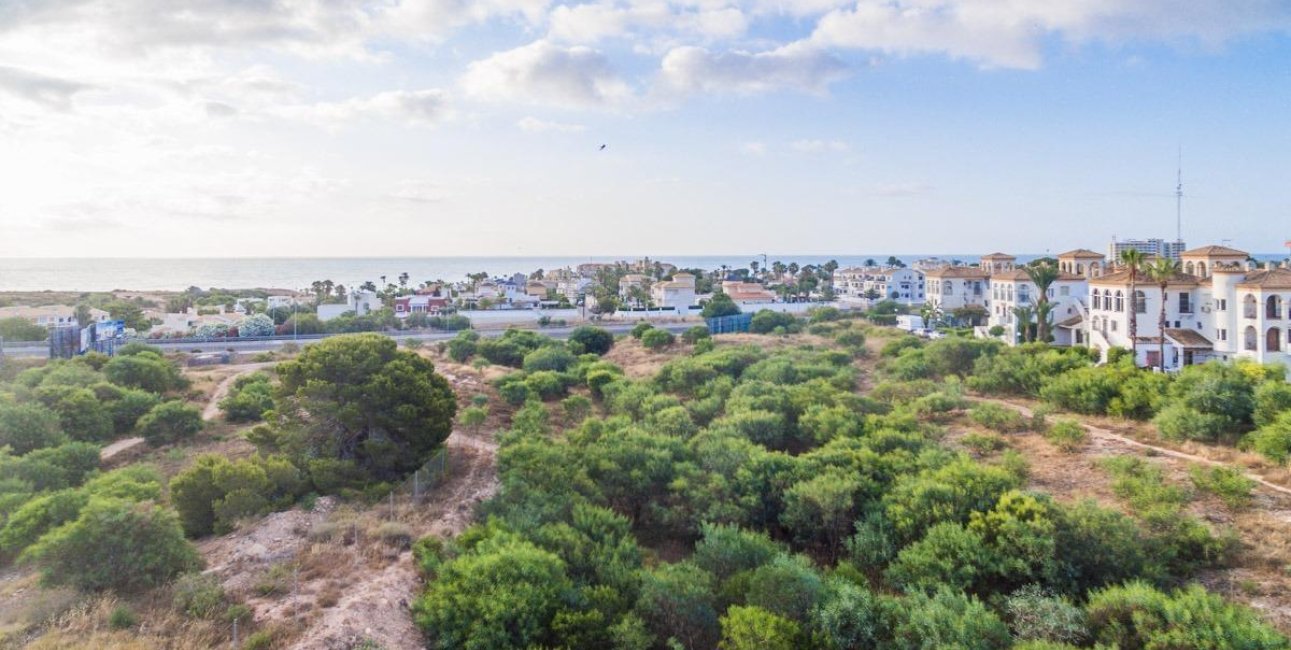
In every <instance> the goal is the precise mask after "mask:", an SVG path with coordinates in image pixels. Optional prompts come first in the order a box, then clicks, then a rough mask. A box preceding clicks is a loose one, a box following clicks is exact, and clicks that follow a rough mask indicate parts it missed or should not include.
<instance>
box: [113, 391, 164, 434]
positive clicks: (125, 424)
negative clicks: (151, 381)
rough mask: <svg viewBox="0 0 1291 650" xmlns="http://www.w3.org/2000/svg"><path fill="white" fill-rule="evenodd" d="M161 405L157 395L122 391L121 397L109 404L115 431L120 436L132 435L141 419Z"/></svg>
mask: <svg viewBox="0 0 1291 650" xmlns="http://www.w3.org/2000/svg"><path fill="white" fill-rule="evenodd" d="M109 385H110V384H109ZM160 403H161V398H160V397H158V396H157V395H156V394H155V393H149V392H148V391H146V390H141V389H138V388H127V389H125V390H122V391H121V394H120V396H119V397H117V398H116V399H114V400H112V401H110V402H108V403H107V407H108V410H109V411H110V412H111V413H112V429H113V431H115V432H116V434H117V435H119V436H120V435H127V434H129V433H132V432H133V431H134V430H135V427H136V426H137V425H138V423H139V418H141V417H143V416H144V415H147V413H148V411H151V410H152V409H153V407H155V406H157V405H158V404H160Z"/></svg>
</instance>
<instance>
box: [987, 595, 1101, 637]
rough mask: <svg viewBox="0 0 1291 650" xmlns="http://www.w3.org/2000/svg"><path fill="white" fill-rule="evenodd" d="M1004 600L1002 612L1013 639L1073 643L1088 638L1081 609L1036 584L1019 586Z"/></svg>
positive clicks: (1083, 613)
mask: <svg viewBox="0 0 1291 650" xmlns="http://www.w3.org/2000/svg"><path fill="white" fill-rule="evenodd" d="M1004 603H1005V604H1004V615H1005V618H1006V620H1007V621H1008V624H1009V629H1011V630H1012V631H1013V639H1014V640H1015V641H1049V642H1053V643H1065V644H1071V645H1073V646H1074V645H1077V644H1082V643H1084V642H1085V640H1086V639H1087V638H1088V637H1089V632H1088V630H1087V629H1086V627H1085V612H1084V611H1082V610H1081V609H1080V608H1079V607H1076V606H1075V605H1073V604H1071V603H1070V602H1069V601H1068V600H1067V599H1065V598H1060V597H1057V596H1054V595H1053V594H1050V593H1047V592H1045V591H1044V589H1043V588H1041V587H1040V586H1038V585H1028V586H1026V587H1023V588H1022V589H1019V590H1018V591H1016V592H1014V593H1013V594H1011V595H1009V597H1008V599H1007V600H1005V601H1004Z"/></svg>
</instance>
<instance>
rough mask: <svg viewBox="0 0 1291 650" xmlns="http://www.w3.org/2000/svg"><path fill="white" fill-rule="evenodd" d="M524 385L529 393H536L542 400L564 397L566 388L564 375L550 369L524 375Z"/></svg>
mask: <svg viewBox="0 0 1291 650" xmlns="http://www.w3.org/2000/svg"><path fill="white" fill-rule="evenodd" d="M524 385H525V386H527V387H528V389H529V393H530V394H532V395H537V396H538V399H541V400H543V401H549V400H553V399H557V398H560V397H564V396H565V392H566V388H567V385H566V380H565V377H564V376H563V375H561V374H559V373H556V372H552V371H550V370H540V371H538V372H533V373H530V374H529V376H528V377H525V379H524ZM508 401H510V399H508Z"/></svg>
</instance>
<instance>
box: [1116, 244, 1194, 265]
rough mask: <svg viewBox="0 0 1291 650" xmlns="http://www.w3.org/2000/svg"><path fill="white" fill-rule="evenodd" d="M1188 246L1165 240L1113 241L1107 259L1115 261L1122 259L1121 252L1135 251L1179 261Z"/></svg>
mask: <svg viewBox="0 0 1291 650" xmlns="http://www.w3.org/2000/svg"><path fill="white" fill-rule="evenodd" d="M1185 248H1187V246H1186V245H1185V244H1184V243H1183V240H1179V241H1166V240H1164V239H1122V240H1120V241H1117V240H1115V239H1113V240H1112V243H1110V244H1108V245H1107V257H1108V259H1111V260H1113V261H1115V260H1118V259H1120V258H1121V251H1126V250H1130V249H1134V250H1137V251H1139V252H1140V253H1143V254H1144V255H1147V256H1149V257H1164V258H1167V259H1172V260H1177V259H1179V256H1180V255H1181V254H1182V253H1183V252H1184V249H1185Z"/></svg>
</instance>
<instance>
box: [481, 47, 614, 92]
mask: <svg viewBox="0 0 1291 650" xmlns="http://www.w3.org/2000/svg"><path fill="white" fill-rule="evenodd" d="M461 83H462V87H463V88H464V89H465V91H466V93H467V94H468V95H470V96H471V97H474V98H476V99H481V100H485V101H502V102H520V103H530V102H532V103H541V104H552V105H557V106H604V105H613V104H619V103H621V102H623V101H625V100H627V99H628V98H630V97H631V96H632V95H633V92H632V88H631V86H629V85H628V83H627V82H625V81H623V80H622V79H621V78H619V76H618V75H617V74H616V73H615V72H614V70H613V69H612V68H611V66H610V63H609V61H608V60H607V59H606V58H605V56H603V55H602V54H601V53H600V52H597V51H596V50H593V49H591V48H589V47H584V46H572V47H562V46H559V45H555V44H552V43H550V42H548V41H545V40H539V41H535V42H533V43H530V44H529V45H525V46H524V47H519V48H516V49H514V50H507V51H505V52H498V53H497V54H494V55H493V56H490V57H488V58H486V59H483V60H480V61H476V62H474V63H472V64H470V65H469V66H468V67H467V69H466V74H465V75H463V77H462V80H461Z"/></svg>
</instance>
